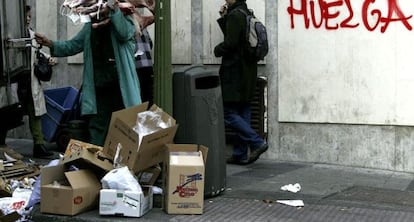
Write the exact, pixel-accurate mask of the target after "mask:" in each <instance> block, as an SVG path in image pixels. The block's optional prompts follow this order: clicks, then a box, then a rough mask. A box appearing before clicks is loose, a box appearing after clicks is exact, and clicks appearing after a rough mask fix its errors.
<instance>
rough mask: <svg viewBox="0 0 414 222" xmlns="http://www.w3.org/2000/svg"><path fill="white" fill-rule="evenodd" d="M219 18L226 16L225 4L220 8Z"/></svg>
mask: <svg viewBox="0 0 414 222" xmlns="http://www.w3.org/2000/svg"><path fill="white" fill-rule="evenodd" d="M219 13H220V16H221V17H224V16H225V15H226V14H227V4H224V5H222V6H221V7H220V11H219Z"/></svg>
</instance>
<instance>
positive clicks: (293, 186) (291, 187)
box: [280, 183, 302, 193]
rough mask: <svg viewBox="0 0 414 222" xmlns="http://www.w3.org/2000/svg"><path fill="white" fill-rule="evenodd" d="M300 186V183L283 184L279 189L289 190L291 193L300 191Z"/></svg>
mask: <svg viewBox="0 0 414 222" xmlns="http://www.w3.org/2000/svg"><path fill="white" fill-rule="evenodd" d="M301 188H302V187H301V186H300V184H298V183H295V184H288V185H284V186H282V187H281V188H280V189H281V190H283V191H290V192H292V193H297V192H299V191H300V189H301Z"/></svg>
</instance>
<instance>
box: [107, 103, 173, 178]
mask: <svg viewBox="0 0 414 222" xmlns="http://www.w3.org/2000/svg"><path fill="white" fill-rule="evenodd" d="M147 106H148V103H147V102H146V103H143V104H141V105H138V106H134V107H130V108H127V109H123V110H120V111H117V112H113V113H112V117H111V124H110V126H109V130H108V135H107V136H106V140H105V146H104V150H103V152H104V154H105V155H107V156H109V157H111V158H114V157H115V153H116V149H117V146H118V143H120V144H121V145H122V149H121V152H120V156H121V159H122V160H121V163H122V164H125V165H126V166H128V168H129V169H130V170H131V171H133V172H134V173H137V172H139V171H141V170H144V169H146V168H149V167H151V166H153V165H156V164H157V163H160V162H162V161H163V157H164V154H163V147H164V145H165V144H168V143H172V142H173V140H174V136H175V133H176V131H177V125H176V122H175V119H174V118H172V117H171V116H170V115H168V114H167V113H165V112H163V113H162V117H161V119H162V120H164V121H165V122H167V121H168V120H169V119H170V120H171V123H172V126H170V127H168V128H166V129H161V130H158V131H156V132H154V133H151V134H148V135H145V136H143V137H142V141H141V144H139V135H138V133H137V132H135V131H134V129H133V127H134V126H135V125H136V123H137V115H138V113H140V112H144V111H147ZM157 108H158V107H157V106H156V105H153V106H152V107H151V109H150V110H151V111H154V110H156V109H157Z"/></svg>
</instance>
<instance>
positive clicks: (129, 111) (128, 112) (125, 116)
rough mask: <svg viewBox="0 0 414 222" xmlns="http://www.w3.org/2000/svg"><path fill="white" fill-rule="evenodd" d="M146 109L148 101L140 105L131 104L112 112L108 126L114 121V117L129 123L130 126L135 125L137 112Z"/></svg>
mask: <svg viewBox="0 0 414 222" xmlns="http://www.w3.org/2000/svg"><path fill="white" fill-rule="evenodd" d="M147 109H148V102H144V103H142V104H141V105H137V106H132V107H129V108H126V109H122V110H119V111H116V112H113V113H112V116H111V123H110V124H109V125H110V126H111V125H112V124H113V123H114V122H115V120H116V119H121V120H122V121H124V122H126V123H128V124H130V127H132V126H135V125H136V122H137V114H138V113H140V112H144V111H146V110H147Z"/></svg>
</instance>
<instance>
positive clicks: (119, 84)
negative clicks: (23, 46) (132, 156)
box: [35, 0, 141, 146]
mask: <svg viewBox="0 0 414 222" xmlns="http://www.w3.org/2000/svg"><path fill="white" fill-rule="evenodd" d="M109 19H110V22H107V23H105V25H99V26H96V25H93V24H97V23H99V22H101V21H96V20H92V22H89V23H85V24H84V26H83V28H82V29H81V30H80V31H79V33H77V34H76V36H75V37H73V38H72V39H70V40H67V41H51V40H49V39H48V38H46V37H45V36H44V35H42V34H39V33H36V34H35V37H36V41H37V42H38V43H39V44H42V45H45V46H47V47H49V48H50V52H51V54H52V56H54V57H66V56H72V55H75V54H78V53H80V52H83V59H84V67H83V82H82V96H81V115H82V116H85V117H87V119H88V123H89V125H88V126H89V134H90V135H89V136H90V139H89V142H90V143H92V144H95V145H99V146H103V145H104V142H105V138H106V134H107V132H108V128H109V123H110V120H111V115H112V112H114V111H117V110H120V109H124V108H127V107H131V106H134V105H138V104H141V97H140V86H139V81H138V78H137V74H136V70H135V60H134V49H135V26H134V22H133V19H132V17H131V16H129V15H124V14H123V13H122V12H121V10H120V9H119V7H118V1H117V0H115V1H114V5H113V7H112V8H111V10H110V12H109Z"/></svg>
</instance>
